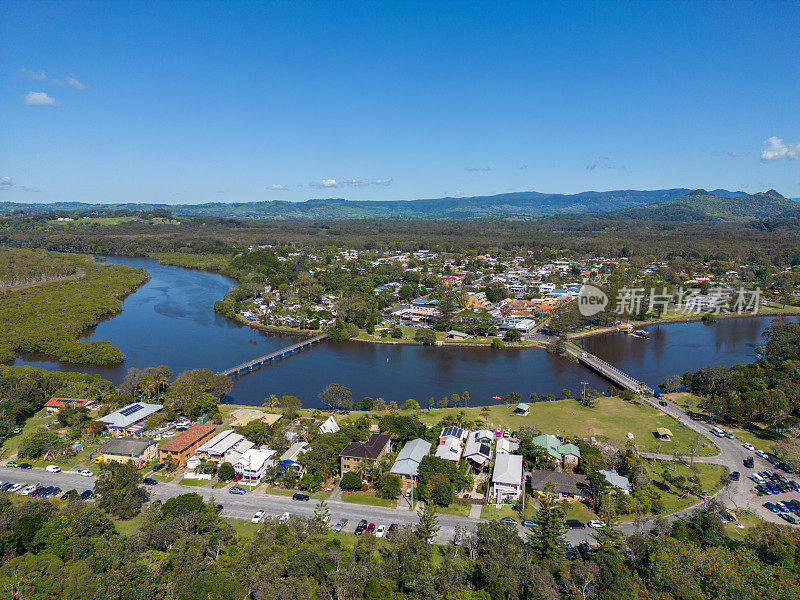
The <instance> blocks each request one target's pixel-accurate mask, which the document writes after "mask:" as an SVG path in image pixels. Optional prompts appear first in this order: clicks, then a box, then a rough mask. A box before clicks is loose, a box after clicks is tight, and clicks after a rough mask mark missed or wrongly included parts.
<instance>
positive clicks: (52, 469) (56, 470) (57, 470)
mask: <svg viewBox="0 0 800 600" xmlns="http://www.w3.org/2000/svg"><path fill="white" fill-rule="evenodd" d="M44 470H45V471H47V472H48V473H61V467H59V466H58V465H47V466H46V467H45V468H44Z"/></svg>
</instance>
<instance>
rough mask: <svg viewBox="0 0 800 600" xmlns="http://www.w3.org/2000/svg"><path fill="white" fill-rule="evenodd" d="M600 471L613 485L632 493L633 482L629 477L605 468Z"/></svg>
mask: <svg viewBox="0 0 800 600" xmlns="http://www.w3.org/2000/svg"><path fill="white" fill-rule="evenodd" d="M598 473H600V474H601V475H602V476H603V477H605V478H606V481H607V482H608V483H609V484H611V487H613V488H616V489H618V490H622V491H623V492H625V493H626V494H629V493H630V491H631V483H630V481H628V478H627V477H625V476H623V475H620V474H619V473H617V472H616V471H606V470H605V469H603V470H600V471H598Z"/></svg>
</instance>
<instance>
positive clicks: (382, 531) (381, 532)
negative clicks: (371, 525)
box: [375, 525, 386, 538]
mask: <svg viewBox="0 0 800 600" xmlns="http://www.w3.org/2000/svg"><path fill="white" fill-rule="evenodd" d="M385 533H386V525H378V527H377V529H375V537H379V538H382V537H383V536H384V534H385Z"/></svg>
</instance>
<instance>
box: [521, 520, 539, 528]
mask: <svg viewBox="0 0 800 600" xmlns="http://www.w3.org/2000/svg"><path fill="white" fill-rule="evenodd" d="M522 526H523V527H527V528H528V529H533V528H534V527H536V521H534V520H532V519H525V520H524V521H523V522H522Z"/></svg>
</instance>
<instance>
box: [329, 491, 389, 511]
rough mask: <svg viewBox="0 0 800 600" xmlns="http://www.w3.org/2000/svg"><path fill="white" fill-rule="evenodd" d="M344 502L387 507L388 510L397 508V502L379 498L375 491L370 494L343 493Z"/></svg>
mask: <svg viewBox="0 0 800 600" xmlns="http://www.w3.org/2000/svg"><path fill="white" fill-rule="evenodd" d="M342 501H344V502H351V503H353V504H368V505H370V506H385V507H387V508H394V507H395V506H397V500H386V499H384V498H378V496H376V495H375V492H374V491H373V490H370V491H368V492H342Z"/></svg>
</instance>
